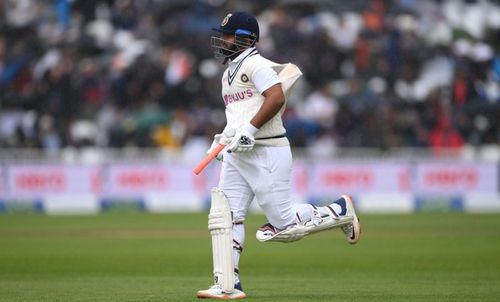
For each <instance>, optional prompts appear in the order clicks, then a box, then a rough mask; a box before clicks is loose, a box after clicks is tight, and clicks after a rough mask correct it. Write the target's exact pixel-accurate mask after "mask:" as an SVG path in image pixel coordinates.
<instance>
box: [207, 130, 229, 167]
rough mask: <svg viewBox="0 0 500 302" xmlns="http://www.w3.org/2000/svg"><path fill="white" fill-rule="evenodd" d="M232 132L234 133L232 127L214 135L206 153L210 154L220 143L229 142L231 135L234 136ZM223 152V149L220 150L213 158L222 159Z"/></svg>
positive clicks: (225, 143)
mask: <svg viewBox="0 0 500 302" xmlns="http://www.w3.org/2000/svg"><path fill="white" fill-rule="evenodd" d="M234 133H235V130H234V129H230V130H229V131H226V132H222V133H219V134H216V135H214V140H213V141H212V145H211V146H210V148H209V149H208V151H207V154H210V153H211V152H212V151H213V150H214V149H215V148H216V147H217V146H218V145H220V144H222V145H227V144H229V143H230V142H231V140H232V138H233V136H234ZM223 153H224V150H222V151H221V152H219V154H217V156H216V157H215V158H216V159H217V160H222V159H223Z"/></svg>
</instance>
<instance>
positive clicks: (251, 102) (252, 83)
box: [222, 47, 289, 146]
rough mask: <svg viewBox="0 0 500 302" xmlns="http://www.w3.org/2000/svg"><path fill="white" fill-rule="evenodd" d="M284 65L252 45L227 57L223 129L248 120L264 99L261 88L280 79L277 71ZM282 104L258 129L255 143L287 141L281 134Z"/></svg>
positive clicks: (283, 130) (242, 123) (224, 78)
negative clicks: (264, 55) (229, 58)
mask: <svg viewBox="0 0 500 302" xmlns="http://www.w3.org/2000/svg"><path fill="white" fill-rule="evenodd" d="M283 66H284V65H280V64H278V63H275V62H273V61H270V60H268V59H266V58H264V57H262V56H261V55H260V54H259V52H258V50H257V49H256V48H254V47H252V48H249V49H247V50H245V51H244V52H242V53H241V54H240V55H239V56H238V57H237V58H236V59H234V60H233V61H230V63H229V66H228V68H227V69H226V70H225V71H224V75H223V77H222V99H223V100H224V104H225V105H226V119H227V125H226V128H225V130H226V129H231V128H234V129H238V128H240V127H241V126H243V125H245V124H247V123H249V122H250V120H251V119H252V118H253V117H254V116H255V114H256V113H257V111H258V110H259V109H260V107H261V106H262V104H263V103H264V99H265V98H264V96H263V95H262V92H264V91H265V90H267V89H268V88H270V87H271V86H273V85H275V84H278V83H281V81H280V79H279V78H278V76H277V73H276V71H277V70H280V69H282V68H283ZM258 88H259V89H261V91H259V89H258ZM285 101H286V100H285ZM285 105H286V103H285ZM285 105H283V107H282V108H281V109H280V111H279V112H278V113H277V114H276V115H275V116H274V117H273V118H271V119H270V120H269V121H268V122H267V123H265V124H264V125H263V126H262V127H261V128H260V129H259V131H257V133H256V134H255V138H256V144H258V145H267V146H286V145H289V142H288V139H287V138H286V137H284V135H285V132H286V130H285V127H284V126H283V121H282V119H281V116H282V114H283V111H284V110H285ZM275 137H278V138H275Z"/></svg>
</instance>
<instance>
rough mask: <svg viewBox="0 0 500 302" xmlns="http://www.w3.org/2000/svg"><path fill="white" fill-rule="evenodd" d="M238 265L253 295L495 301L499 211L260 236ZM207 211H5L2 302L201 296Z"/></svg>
mask: <svg viewBox="0 0 500 302" xmlns="http://www.w3.org/2000/svg"><path fill="white" fill-rule="evenodd" d="M264 222H265V219H264V217H263V216H260V215H255V214H254V215H250V216H249V217H248V220H247V223H246V232H247V238H246V244H245V249H244V252H243V253H244V255H243V256H242V260H241V263H240V269H241V278H242V282H243V286H244V289H245V292H246V294H247V295H248V298H247V300H248V301H273V302H275V301H370V302H374V301H384V302H385V301H405V302H410V301H426V302H428V301H454V302H456V301H498V297H500V214H483V215H473V214H461V213H445V214H437V213H420V214H413V215H363V214H361V222H362V224H363V234H362V238H361V240H360V242H359V243H358V244H357V245H355V246H350V245H349V244H347V243H346V242H345V238H344V235H343V234H342V233H341V231H333V232H324V233H321V234H315V235H312V236H310V237H306V238H304V239H303V240H302V241H299V242H296V243H289V244H282V243H259V242H258V241H257V240H256V239H255V229H256V228H257V227H258V226H259V225H260V224H262V223H264ZM211 265H212V260H211V243H210V235H209V233H208V230H207V213H197V214H148V213H105V214H100V215H96V216H57V217H55V216H45V215H40V214H2V215H0V301H9V302H13V301H50V302H57V301H71V302H76V301H106V302H111V301H120V302H126V301H130V302H131V301H141V302H146V301H151V302H153V301H196V300H197V299H196V298H195V297H194V296H195V294H196V291H197V290H199V289H204V288H206V287H207V286H208V285H209V284H210V283H211V280H212V278H211V271H212V267H211Z"/></svg>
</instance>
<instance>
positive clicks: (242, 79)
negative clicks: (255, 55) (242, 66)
mask: <svg viewBox="0 0 500 302" xmlns="http://www.w3.org/2000/svg"><path fill="white" fill-rule="evenodd" d="M241 81H242V82H243V83H246V82H248V76H247V75H246V74H242V75H241Z"/></svg>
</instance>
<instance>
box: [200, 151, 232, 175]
mask: <svg viewBox="0 0 500 302" xmlns="http://www.w3.org/2000/svg"><path fill="white" fill-rule="evenodd" d="M225 147H226V145H222V144H220V145H217V147H215V148H214V149H213V150H212V152H210V154H208V155H207V156H206V157H205V158H204V159H203V160H202V161H201V162H200V163H199V164H198V165H197V166H196V167H194V169H193V172H194V174H196V175H198V174H200V173H201V171H203V169H205V167H206V166H208V164H209V163H210V162H211V161H212V160H213V159H214V158H215V157H217V155H218V154H219V153H220V152H221V151H222V150H223V149H224V148H225Z"/></svg>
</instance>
